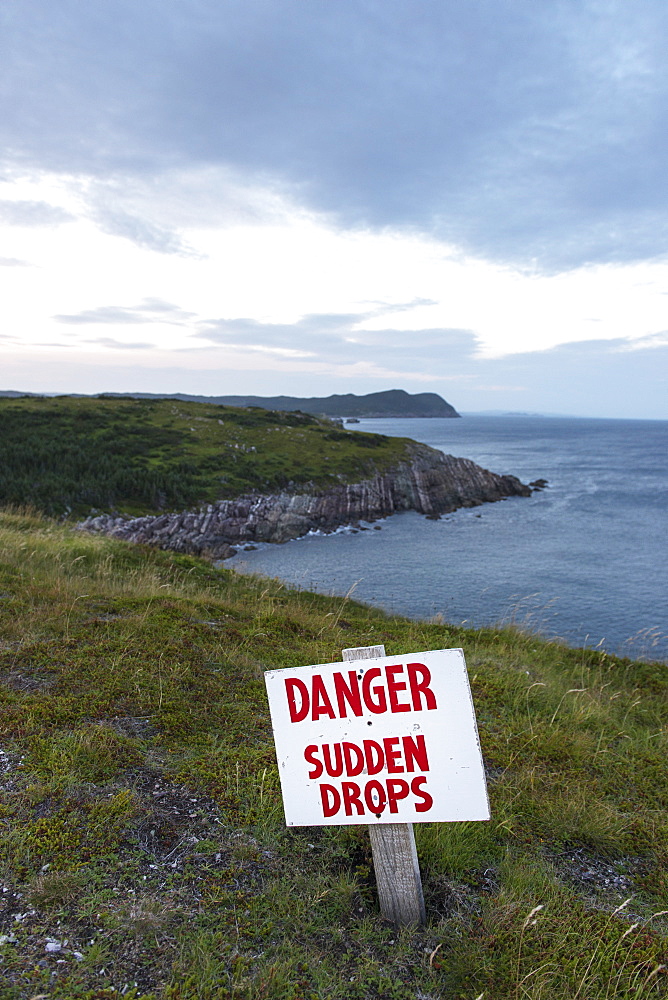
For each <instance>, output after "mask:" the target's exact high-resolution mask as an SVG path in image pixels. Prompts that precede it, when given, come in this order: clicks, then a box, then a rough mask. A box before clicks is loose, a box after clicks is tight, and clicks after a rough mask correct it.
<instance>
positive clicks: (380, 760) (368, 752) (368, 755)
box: [363, 740, 385, 774]
mask: <svg viewBox="0 0 668 1000" xmlns="http://www.w3.org/2000/svg"><path fill="white" fill-rule="evenodd" d="M363 746H364V757H365V759H366V770H367V774H378V772H379V771H382V770H383V768H384V767H385V755H384V754H383V748H382V747H381V745H380V743H376V741H375V740H364V743H363ZM374 755H375V760H374Z"/></svg>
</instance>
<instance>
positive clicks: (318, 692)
mask: <svg viewBox="0 0 668 1000" xmlns="http://www.w3.org/2000/svg"><path fill="white" fill-rule="evenodd" d="M312 694H313V711H312V712H311V718H312V719H313V721H314V722H317V721H318V719H319V718H320V716H321V715H328V716H329V718H330V719H335V718H336V713H335V712H334V709H333V708H332V703H331V701H330V700H329V695H328V694H327V689H326V688H325V682H324V681H323V679H322V677H321V676H320V674H316V675H315V676H314V678H313V691H312ZM306 711H308V708H307V709H306Z"/></svg>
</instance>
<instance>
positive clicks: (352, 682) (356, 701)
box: [334, 670, 362, 719]
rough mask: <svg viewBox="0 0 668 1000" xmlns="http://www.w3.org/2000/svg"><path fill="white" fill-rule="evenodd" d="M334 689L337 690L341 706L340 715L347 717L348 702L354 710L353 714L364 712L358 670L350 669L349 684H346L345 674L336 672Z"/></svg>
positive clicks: (338, 703) (337, 698)
mask: <svg viewBox="0 0 668 1000" xmlns="http://www.w3.org/2000/svg"><path fill="white" fill-rule="evenodd" d="M334 690H335V691H336V703H337V705H338V706H339V715H340V717H341V718H342V719H345V718H346V717H347V714H348V713H347V711H346V705H345V703H346V702H348V704H349V705H350V707H351V708H352V710H353V715H361V714H362V699H361V698H360V685H359V680H358V679H357V671H356V670H350V671H348V684H346V682H345V680H344V677H343V674H334Z"/></svg>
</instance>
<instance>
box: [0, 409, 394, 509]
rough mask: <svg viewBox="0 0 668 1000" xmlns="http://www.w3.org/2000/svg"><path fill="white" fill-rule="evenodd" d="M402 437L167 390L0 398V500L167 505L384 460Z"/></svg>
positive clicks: (325, 477)
mask: <svg viewBox="0 0 668 1000" xmlns="http://www.w3.org/2000/svg"><path fill="white" fill-rule="evenodd" d="M406 447H407V441H406V439H404V438H389V437H384V436H383V435H381V434H361V433H359V432H356V431H345V430H342V429H340V428H338V427H337V426H335V425H334V424H332V423H331V422H330V421H327V420H321V419H319V418H317V417H313V416H309V415H308V414H299V413H279V412H274V411H270V410H260V409H242V408H238V407H236V408H235V407H227V406H226V407H223V406H214V405H209V404H204V403H189V402H181V401H175V400H145V399H141V400H136V399H89V398H77V397H67V396H60V397H57V398H55V399H46V398H43V397H32V398H25V399H0V505H3V504H4V505H6V504H31V505H33V506H34V507H36V508H37V509H39V510H41V511H43V512H45V513H47V514H51V515H54V514H55V515H62V514H69V513H72V514H74V515H75V516H81V515H85V514H88V513H89V512H90V511H91V509H97V510H102V511H108V510H118V511H120V512H122V513H132V514H139V513H148V512H151V511H156V510H175V509H183V508H185V507H191V506H194V505H196V504H199V503H203V502H206V501H212V500H219V499H224V498H227V497H235V496H239V495H240V494H242V493H245V492H249V491H261V492H265V493H269V492H273V491H276V490H281V489H285V488H289V487H292V486H296V485H299V484H306V483H309V484H314V485H316V486H331V485H333V484H336V483H339V482H354V481H356V480H359V479H362V478H364V477H365V476H369V475H373V473H374V471H375V470H376V469H379V470H384V469H387V468H388V467H390V466H391V465H393V464H395V463H396V462H397V461H399V460H400V459H401V458H402V457H403V456H404V455H405V453H406Z"/></svg>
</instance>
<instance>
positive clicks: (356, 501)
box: [78, 444, 531, 559]
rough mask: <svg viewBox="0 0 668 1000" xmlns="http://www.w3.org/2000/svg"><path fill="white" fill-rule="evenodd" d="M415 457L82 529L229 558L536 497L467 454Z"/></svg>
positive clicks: (95, 521) (415, 449) (98, 520)
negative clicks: (318, 536)
mask: <svg viewBox="0 0 668 1000" xmlns="http://www.w3.org/2000/svg"><path fill="white" fill-rule="evenodd" d="M409 454H410V457H409V459H408V460H407V461H405V462H402V463H400V465H398V466H397V467H396V468H395V469H393V470H391V471H389V472H385V473H383V474H378V475H376V476H374V477H373V478H372V479H366V480H364V481H363V482H360V483H354V484H351V485H346V486H343V485H342V486H336V487H334V488H332V489H328V490H324V491H321V492H317V493H312V494H310V493H296V494H295V493H280V494H273V495H261V494H249V495H247V496H241V497H238V498H237V499H235V500H220V501H219V502H217V503H213V504H208V505H207V506H205V507H202V508H201V509H199V510H196V511H182V512H180V513H170V514H157V515H148V516H145V517H135V518H125V517H114V516H113V515H111V514H102V515H99V516H98V517H89V518H87V519H86V520H85V521H82V522H81V523H80V524H79V525H78V527H79V528H81V529H83V530H86V531H98V532H102V533H104V534H107V535H112V536H113V537H115V538H122V539H125V540H127V541H132V542H143V543H144V544H148V545H155V546H158V547H159V548H163V549H173V550H174V551H177V552H185V553H189V554H191V555H203V556H208V557H209V558H213V559H226V558H228V557H229V556H231V555H233V554H234V552H235V549H234V548H233V546H235V545H244V544H248V543H251V542H285V541H288V539H290V538H298V537H299V536H300V535H305V534H306V533H307V532H309V531H314V530H321V531H331V530H333V529H335V528H338V527H340V526H341V525H344V524H350V523H351V522H354V521H358V520H366V521H373V520H375V519H376V518H379V517H387V516H388V515H389V514H394V513H396V512H398V511H402V510H416V511H418V512H419V513H421V514H427V515H433V516H436V515H438V514H445V513H448V512H449V511H453V510H456V509H457V508H458V507H476V506H478V505H480V504H482V503H489V502H493V501H495V500H502V499H503V498H504V497H510V496H529V495H530V494H531V490H530V489H529V487H528V486H525V485H524V484H523V483H521V482H520V481H519V479H516V478H515V476H499V475H496V474H495V473H493V472H488V471H487V470H486V469H483V468H481V467H480V466H479V465H476V464H475V462H471V461H469V459H466V458H454V457H453V456H452V455H444V454H443V453H442V452H440V451H436V450H435V449H433V448H429V447H428V446H427V445H420V444H415V445H413V446H412V447H411V451H410V453H409Z"/></svg>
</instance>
